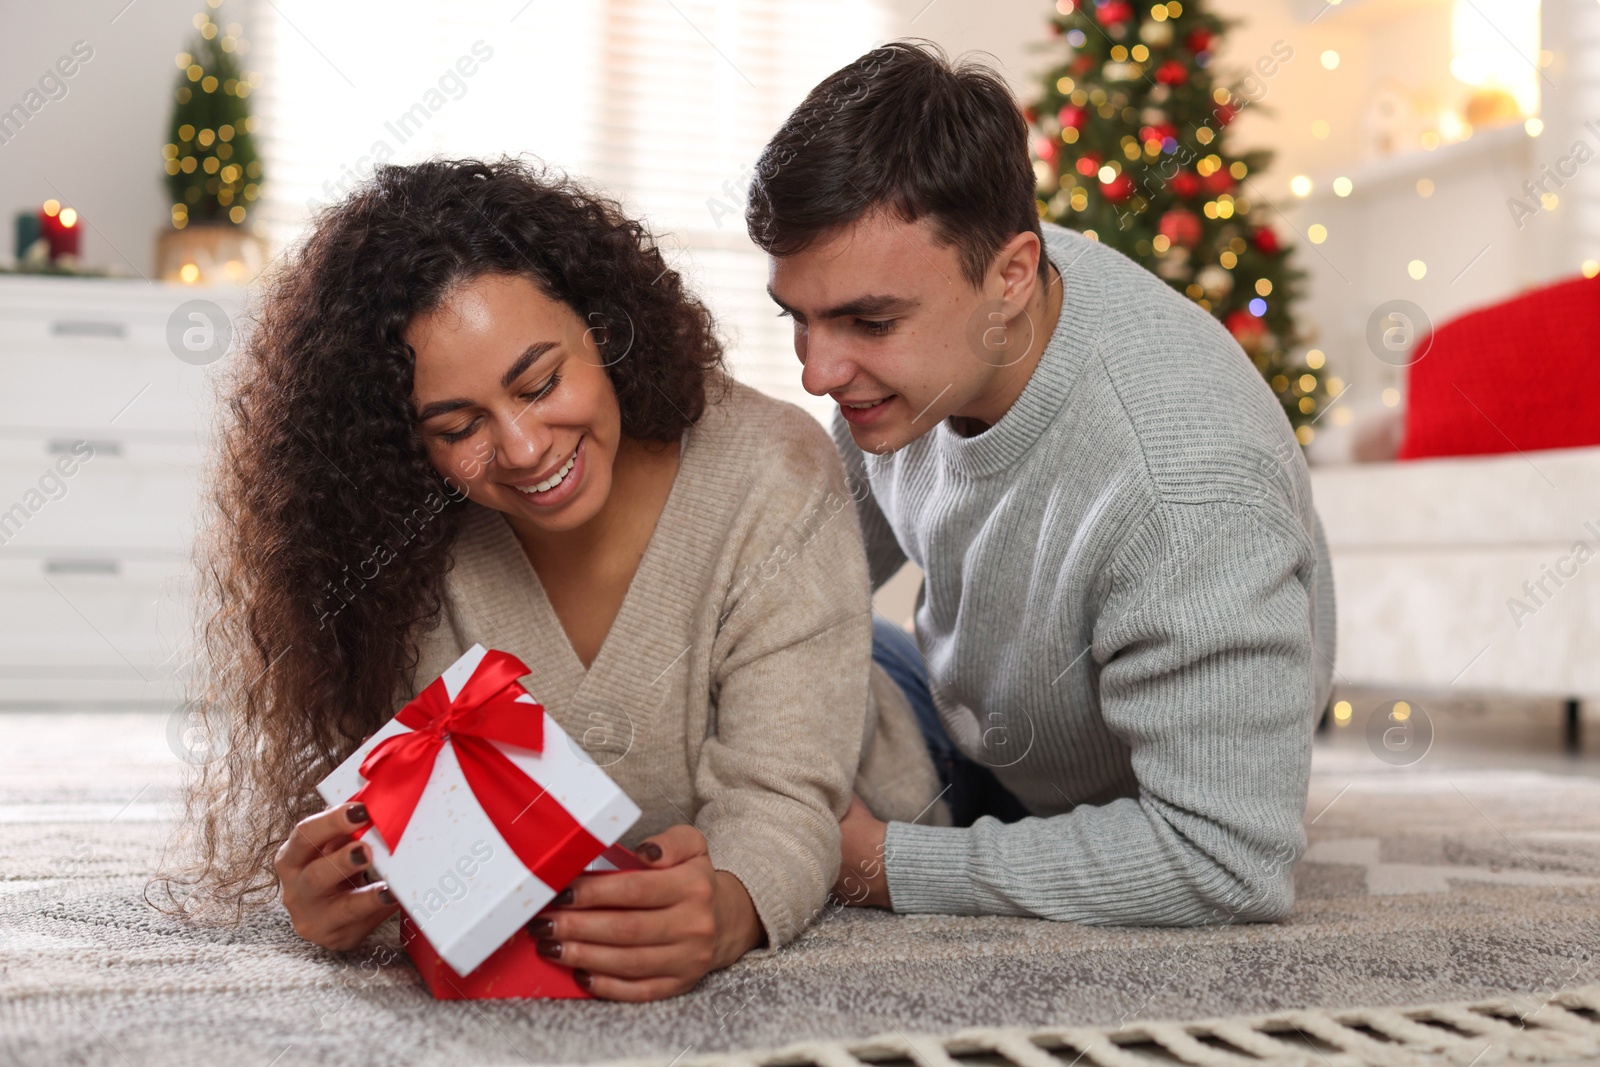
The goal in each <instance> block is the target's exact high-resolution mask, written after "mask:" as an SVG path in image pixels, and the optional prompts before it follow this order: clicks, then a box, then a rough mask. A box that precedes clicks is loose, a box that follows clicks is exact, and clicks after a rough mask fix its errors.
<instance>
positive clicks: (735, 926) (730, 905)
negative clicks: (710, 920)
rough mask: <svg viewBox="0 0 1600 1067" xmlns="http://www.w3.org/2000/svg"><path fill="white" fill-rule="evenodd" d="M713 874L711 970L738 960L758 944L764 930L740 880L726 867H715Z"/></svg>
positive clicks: (765, 935) (747, 892)
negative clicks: (713, 918)
mask: <svg viewBox="0 0 1600 1067" xmlns="http://www.w3.org/2000/svg"><path fill="white" fill-rule="evenodd" d="M714 877H715V887H716V889H715V893H716V895H715V897H714V901H715V904H714V907H715V917H716V922H717V933H716V945H715V947H714V949H713V959H712V964H711V966H712V969H713V970H720V969H722V968H723V967H726V966H728V965H729V964H732V963H736V962H738V960H739V958H740V957H741V956H743V955H744V954H745V953H746V952H749V951H750V950H751V949H753V948H759V947H760V946H761V945H762V944H763V943H764V942H765V941H766V938H767V934H766V930H765V929H763V928H762V925H761V916H759V915H757V914H756V905H755V902H754V901H752V900H751V899H750V892H749V890H747V889H745V887H744V883H743V882H741V881H739V879H738V877H737V876H735V875H734V874H732V873H730V872H728V871H717V872H715V876H714Z"/></svg>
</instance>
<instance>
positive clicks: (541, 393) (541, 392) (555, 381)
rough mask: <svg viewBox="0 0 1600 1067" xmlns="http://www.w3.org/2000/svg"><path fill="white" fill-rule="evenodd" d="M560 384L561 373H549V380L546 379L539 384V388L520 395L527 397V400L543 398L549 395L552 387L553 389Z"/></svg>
mask: <svg viewBox="0 0 1600 1067" xmlns="http://www.w3.org/2000/svg"><path fill="white" fill-rule="evenodd" d="M560 384H561V375H559V374H552V375H550V380H549V381H547V382H545V383H544V384H543V385H541V386H539V388H537V389H535V390H534V391H533V392H531V393H523V394H522V395H523V396H524V397H525V398H527V399H528V400H542V399H543V398H545V397H547V396H549V395H550V391H551V390H552V389H554V388H555V387H556V386H557V385H560Z"/></svg>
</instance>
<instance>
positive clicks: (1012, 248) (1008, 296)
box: [989, 230, 1044, 307]
mask: <svg viewBox="0 0 1600 1067" xmlns="http://www.w3.org/2000/svg"><path fill="white" fill-rule="evenodd" d="M1042 255H1044V245H1043V244H1042V243H1041V242H1040V240H1039V235H1038V234H1036V233H1031V232H1029V231H1027V230H1023V231H1022V232H1021V233H1018V234H1015V235H1014V236H1013V237H1012V238H1011V240H1009V241H1007V242H1006V243H1005V244H1003V245H1001V246H1000V251H998V252H996V253H995V256H994V259H993V260H991V261H990V262H991V265H990V268H989V277H990V282H991V284H993V283H995V282H998V283H999V289H1000V299H1001V300H1004V301H1005V302H1006V303H1008V304H1015V305H1017V306H1019V307H1021V306H1024V305H1026V304H1027V303H1028V301H1029V300H1031V299H1033V294H1034V290H1035V288H1037V286H1038V285H1039V257H1040V256H1042Z"/></svg>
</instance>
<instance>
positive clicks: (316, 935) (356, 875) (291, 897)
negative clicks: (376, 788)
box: [273, 804, 400, 952]
mask: <svg viewBox="0 0 1600 1067" xmlns="http://www.w3.org/2000/svg"><path fill="white" fill-rule="evenodd" d="M366 822H367V809H366V808H365V807H364V806H363V805H361V804H336V805H334V806H333V807H331V808H329V809H328V810H327V811H323V812H319V813H318V814H316V815H311V816H307V817H306V818H304V819H301V820H300V822H299V823H297V824H296V825H295V828H294V833H292V834H290V835H289V840H287V841H285V842H284V843H283V844H282V846H280V847H279V849H278V855H277V858H276V859H275V860H274V861H273V867H274V868H275V869H276V870H277V872H278V881H279V883H280V884H281V885H282V898H283V906H284V907H285V908H286V909H288V912H289V920H290V922H292V923H293V924H294V932H295V933H297V934H299V935H300V936H301V937H303V938H305V939H306V940H307V941H310V942H312V943H313V944H317V945H321V946H322V947H323V948H327V949H333V950H334V951H336V952H337V951H344V950H346V949H352V948H355V947H356V946H357V945H359V944H361V942H362V941H363V940H365V939H366V936H367V935H368V934H370V933H371V932H372V931H373V929H374V928H375V927H376V926H377V925H378V924H379V923H381V922H383V920H385V919H387V918H388V917H389V916H391V915H393V914H394V913H395V912H396V911H399V910H400V905H398V904H396V903H395V899H394V895H393V894H391V893H390V892H389V886H388V883H386V882H373V883H372V884H371V885H367V884H364V882H363V878H364V877H365V876H366V875H367V871H368V868H369V866H370V865H371V863H372V853H371V851H370V850H369V849H368V848H367V846H366V845H364V844H362V843H361V842H359V841H354V840H352V839H351V837H350V833H351V831H353V830H357V829H359V828H360V827H362V826H364V825H366Z"/></svg>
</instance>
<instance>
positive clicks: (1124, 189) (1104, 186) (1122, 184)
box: [1100, 174, 1133, 203]
mask: <svg viewBox="0 0 1600 1067" xmlns="http://www.w3.org/2000/svg"><path fill="white" fill-rule="evenodd" d="M1100 191H1101V192H1102V193H1104V194H1105V198H1106V199H1107V200H1110V201H1112V202H1113V203H1121V202H1122V201H1124V200H1126V199H1128V197H1130V196H1132V195H1133V179H1132V178H1130V177H1128V176H1127V175H1126V174H1119V175H1117V176H1116V177H1115V178H1112V179H1111V180H1110V181H1108V182H1102V183H1101V184H1100Z"/></svg>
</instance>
